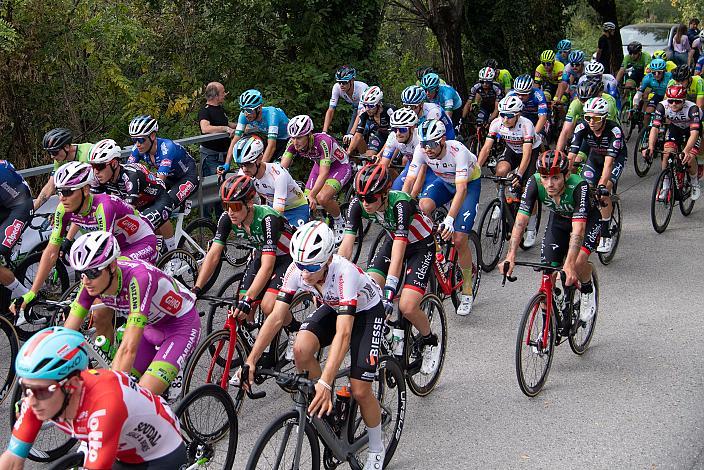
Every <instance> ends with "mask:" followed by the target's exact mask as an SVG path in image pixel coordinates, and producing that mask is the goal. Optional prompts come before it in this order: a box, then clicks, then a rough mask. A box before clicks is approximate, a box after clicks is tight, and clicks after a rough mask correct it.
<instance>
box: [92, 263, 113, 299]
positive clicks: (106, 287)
mask: <svg viewBox="0 0 704 470" xmlns="http://www.w3.org/2000/svg"><path fill="white" fill-rule="evenodd" d="M108 274H109V275H110V280H109V281H108V285H107V286H105V289H103V290H102V291H100V292H99V293H98V295H97V296H96V297H100V296H101V295H103V294H104V293H105V291H107V290H108V289H110V286H112V282H113V280H114V279H115V272H114V271H110V267H109V266H108ZM108 295H110V294H108Z"/></svg>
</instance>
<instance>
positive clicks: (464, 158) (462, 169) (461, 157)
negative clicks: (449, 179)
mask: <svg viewBox="0 0 704 470" xmlns="http://www.w3.org/2000/svg"><path fill="white" fill-rule="evenodd" d="M469 155H470V153H469V150H467V149H466V148H464V149H460V151H459V152H457V153H456V154H455V184H457V183H466V182H468V181H469V160H470V156H469Z"/></svg>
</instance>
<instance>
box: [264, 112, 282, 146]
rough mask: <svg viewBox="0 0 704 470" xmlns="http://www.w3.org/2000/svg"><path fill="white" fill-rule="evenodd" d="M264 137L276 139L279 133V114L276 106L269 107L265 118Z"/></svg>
mask: <svg viewBox="0 0 704 470" xmlns="http://www.w3.org/2000/svg"><path fill="white" fill-rule="evenodd" d="M266 129H267V131H266V138H267V139H269V140H272V139H276V138H277V137H278V135H279V114H278V113H277V112H276V108H269V112H268V113H267V119H266Z"/></svg>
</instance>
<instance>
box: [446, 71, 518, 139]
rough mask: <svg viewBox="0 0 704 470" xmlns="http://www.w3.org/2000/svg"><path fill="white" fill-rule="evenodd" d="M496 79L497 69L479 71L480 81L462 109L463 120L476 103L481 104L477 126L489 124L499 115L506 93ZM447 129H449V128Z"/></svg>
mask: <svg viewBox="0 0 704 470" xmlns="http://www.w3.org/2000/svg"><path fill="white" fill-rule="evenodd" d="M495 79H496V70H495V69H492V68H489V67H484V68H483V69H481V70H480V71H479V81H478V82H477V83H475V84H474V86H472V89H471V90H469V97H468V98H467V101H466V102H465V104H464V107H463V108H462V119H465V118H466V117H467V116H468V115H469V113H470V112H471V111H472V105H473V104H474V103H475V101H478V102H479V112H478V113H477V124H483V123H485V122H489V121H491V120H492V119H494V118H495V117H496V116H497V115H498V113H499V110H498V104H499V101H500V100H501V98H503V95H504V92H503V90H502V89H501V86H500V85H499V84H498V83H496V81H495ZM445 128H446V129H447V126H445Z"/></svg>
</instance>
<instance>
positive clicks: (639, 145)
mask: <svg viewBox="0 0 704 470" xmlns="http://www.w3.org/2000/svg"><path fill="white" fill-rule="evenodd" d="M649 134H650V126H646V127H643V128H642V129H641V130H640V131H639V132H638V140H636V145H635V147H634V149H633V169H634V170H635V171H636V175H638V176H640V177H641V178H643V177H644V176H645V175H647V174H648V171H650V167H651V166H652V164H653V157H652V156H651V160H650V161H647V160H646V159H645V158H643V154H642V151H643V149H646V148H648V136H649Z"/></svg>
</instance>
